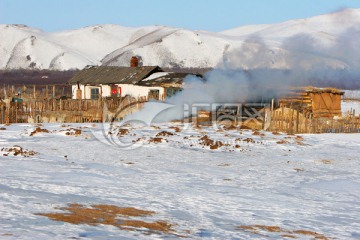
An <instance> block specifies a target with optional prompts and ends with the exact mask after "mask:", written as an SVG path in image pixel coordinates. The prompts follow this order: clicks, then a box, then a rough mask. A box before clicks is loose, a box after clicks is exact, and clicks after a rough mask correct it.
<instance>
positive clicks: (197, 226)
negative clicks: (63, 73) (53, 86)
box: [0, 124, 360, 239]
mask: <svg viewBox="0 0 360 240" xmlns="http://www.w3.org/2000/svg"><path fill="white" fill-rule="evenodd" d="M178 127H179V128H180V129H175V128H171V127H170V125H156V126H150V127H136V128H133V127H130V126H129V127H127V128H126V129H127V130H128V131H126V130H124V129H125V128H123V129H113V130H112V133H113V136H114V135H116V134H117V132H120V134H121V135H122V136H121V137H120V138H121V140H127V141H129V140H130V141H131V140H135V141H136V143H142V146H141V147H138V148H136V149H133V150H124V149H122V148H120V147H118V146H116V145H113V146H111V145H106V144H104V143H102V142H101V141H99V140H98V139H97V138H95V137H94V136H93V134H92V132H98V135H100V133H101V129H102V126H101V125H100V124H98V125H94V124H82V125H81V124H70V125H69V124H66V125H61V124H46V125H42V126H40V128H41V129H47V130H49V132H35V133H33V134H31V132H33V131H34V130H35V128H36V126H34V125H29V124H18V125H15V124H14V125H10V126H0V129H2V130H0V149H1V151H0V239H84V238H90V239H176V238H178V235H182V236H186V237H188V238H189V239H200V238H205V239H249V238H252V239H281V238H284V239H286V234H282V233H279V232H277V231H273V232H271V231H267V232H261V233H260V234H255V233H253V232H250V231H247V230H246V228H238V227H239V226H253V225H265V226H279V227H281V228H282V229H286V230H288V231H289V232H290V231H295V230H304V231H305V230H306V231H312V232H317V233H318V234H321V235H323V236H326V237H327V238H329V239H360V222H359V219H360V176H359V170H360V159H359V155H360V135H359V134H319V135H302V137H300V136H289V135H286V134H277V133H270V132H255V134H254V132H253V131H251V130H242V131H240V130H236V129H235V130H229V131H221V130H220V131H215V130H214V129H213V128H211V127H202V128H190V129H187V130H184V131H179V130H181V127H182V126H180V125H178ZM71 128H74V129H71ZM75 129H79V130H81V132H80V131H76V130H75ZM163 131H166V132H165V133H164V132H163ZM160 132H163V133H162V134H160V135H158V136H156V135H157V134H158V133H160ZM168 132H171V133H173V134H174V135H171V134H169V133H168ZM31 135H32V136H31ZM95 135H96V134H95ZM163 135H165V136H163ZM205 135H206V136H208V137H205V138H203V136H205ZM159 138H161V139H159ZM200 139H202V140H200ZM209 139H210V140H209ZM217 140H218V141H219V142H221V143H225V145H224V146H223V145H222V144H220V143H216V141H217ZM14 145H17V146H19V147H14ZM20 147H21V148H22V149H20ZM210 148H213V149H210ZM70 203H79V204H84V205H93V204H112V205H116V206H119V207H136V208H139V209H144V210H150V211H154V212H156V215H154V216H151V217H150V218H146V219H143V220H144V221H151V220H164V221H167V222H169V223H171V224H173V227H172V229H173V230H174V233H175V232H176V234H173V233H170V234H162V233H156V232H155V233H152V234H150V235H146V234H144V233H143V232H142V231H139V229H137V231H128V230H121V229H119V228H117V227H114V226H109V225H96V226H90V225H86V224H80V225H74V224H70V223H64V222H59V221H52V220H50V219H49V218H47V217H44V216H39V215H35V214H36V213H49V212H61V210H59V209H56V208H60V207H64V206H66V205H67V204H70ZM287 235H290V234H287ZM297 237H299V238H300V239H314V236H311V235H301V234H300V235H297Z"/></svg>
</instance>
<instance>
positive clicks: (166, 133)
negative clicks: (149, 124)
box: [156, 131, 174, 137]
mask: <svg viewBox="0 0 360 240" xmlns="http://www.w3.org/2000/svg"><path fill="white" fill-rule="evenodd" d="M168 136H174V134H173V133H172V132H167V131H162V132H159V133H158V134H156V137H168Z"/></svg>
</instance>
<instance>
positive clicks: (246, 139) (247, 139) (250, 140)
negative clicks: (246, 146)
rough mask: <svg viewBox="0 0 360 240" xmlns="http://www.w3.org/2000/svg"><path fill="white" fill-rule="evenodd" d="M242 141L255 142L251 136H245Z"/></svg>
mask: <svg viewBox="0 0 360 240" xmlns="http://www.w3.org/2000/svg"><path fill="white" fill-rule="evenodd" d="M242 141H244V142H247V143H255V140H254V139H252V138H245V139H244V140H242Z"/></svg>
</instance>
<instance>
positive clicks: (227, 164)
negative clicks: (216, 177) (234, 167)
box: [218, 163, 231, 167]
mask: <svg viewBox="0 0 360 240" xmlns="http://www.w3.org/2000/svg"><path fill="white" fill-rule="evenodd" d="M218 166H219V167H230V166H231V164H230V163H222V164H219V165H218Z"/></svg>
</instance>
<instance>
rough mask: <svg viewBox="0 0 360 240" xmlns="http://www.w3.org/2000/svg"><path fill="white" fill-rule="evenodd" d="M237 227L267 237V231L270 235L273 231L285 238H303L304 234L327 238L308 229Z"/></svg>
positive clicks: (261, 226)
mask: <svg viewBox="0 0 360 240" xmlns="http://www.w3.org/2000/svg"><path fill="white" fill-rule="evenodd" d="M238 229H239V230H241V231H245V232H250V233H253V234H256V235H261V236H266V237H269V236H268V234H269V233H271V234H272V235H273V234H274V233H278V234H279V237H285V238H304V237H305V236H306V237H312V239H318V240H328V238H327V237H325V236H324V235H322V234H319V233H317V232H312V231H308V230H287V229H283V228H281V227H279V226H265V225H249V226H238Z"/></svg>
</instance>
